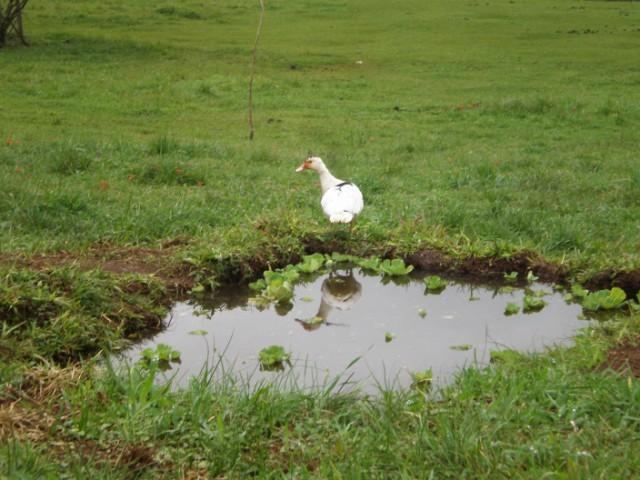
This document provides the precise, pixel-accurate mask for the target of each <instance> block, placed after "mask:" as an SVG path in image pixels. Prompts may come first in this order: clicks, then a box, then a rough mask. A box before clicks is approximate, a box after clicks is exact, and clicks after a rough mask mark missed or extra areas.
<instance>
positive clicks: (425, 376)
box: [411, 368, 433, 391]
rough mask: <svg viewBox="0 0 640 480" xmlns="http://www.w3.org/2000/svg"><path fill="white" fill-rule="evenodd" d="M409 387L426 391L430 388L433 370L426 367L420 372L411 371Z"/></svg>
mask: <svg viewBox="0 0 640 480" xmlns="http://www.w3.org/2000/svg"><path fill="white" fill-rule="evenodd" d="M411 379H412V380H413V381H412V382H411V388H414V389H416V390H420V391H428V390H430V389H431V384H432V382H433V370H431V369H430V368H427V369H426V370H423V371H421V372H413V373H412V374H411Z"/></svg>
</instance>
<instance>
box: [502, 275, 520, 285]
mask: <svg viewBox="0 0 640 480" xmlns="http://www.w3.org/2000/svg"><path fill="white" fill-rule="evenodd" d="M504 279H505V280H506V281H507V282H510V283H511V282H515V281H516V280H517V279H518V272H510V273H505V274H504Z"/></svg>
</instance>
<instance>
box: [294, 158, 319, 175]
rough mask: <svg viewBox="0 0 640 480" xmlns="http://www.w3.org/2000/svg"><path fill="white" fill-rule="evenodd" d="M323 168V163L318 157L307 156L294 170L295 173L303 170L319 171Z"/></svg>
mask: <svg viewBox="0 0 640 480" xmlns="http://www.w3.org/2000/svg"><path fill="white" fill-rule="evenodd" d="M323 168H324V162H323V161H322V159H321V158H320V157H314V156H313V155H309V156H308V157H307V159H306V160H305V161H304V162H302V164H301V165H300V166H299V167H298V168H296V172H302V171H303V170H315V171H320V170H322V169H323Z"/></svg>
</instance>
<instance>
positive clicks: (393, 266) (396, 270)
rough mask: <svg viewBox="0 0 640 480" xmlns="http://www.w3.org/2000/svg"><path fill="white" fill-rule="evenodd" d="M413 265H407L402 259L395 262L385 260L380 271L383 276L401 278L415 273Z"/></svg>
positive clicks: (380, 266)
mask: <svg viewBox="0 0 640 480" xmlns="http://www.w3.org/2000/svg"><path fill="white" fill-rule="evenodd" d="M413 268H414V267H413V265H405V263H404V261H403V260H402V259H401V258H394V259H393V260H383V261H382V262H380V265H379V266H378V269H379V271H380V272H381V273H382V274H383V275H388V276H390V277H401V276H403V275H408V274H409V273H411V272H412V271H413Z"/></svg>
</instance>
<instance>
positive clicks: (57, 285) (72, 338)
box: [0, 267, 165, 363]
mask: <svg viewBox="0 0 640 480" xmlns="http://www.w3.org/2000/svg"><path fill="white" fill-rule="evenodd" d="M0 274H1V277H0V319H1V320H2V322H3V325H4V326H5V329H4V330H3V331H2V336H1V342H2V343H1V344H2V345H3V346H4V347H5V348H6V349H8V350H10V351H11V353H12V358H13V359H21V358H22V359H26V358H33V357H39V358H44V359H49V360H53V361H55V362H58V363H66V362H67V361H69V360H77V359H79V358H82V357H85V356H87V355H91V354H92V353H95V352H96V351H98V350H100V349H112V348H116V347H117V346H118V345H121V344H122V339H124V338H127V337H129V338H137V337H139V336H140V335H141V334H143V333H144V332H145V331H147V332H148V331H154V330H158V329H159V328H160V326H161V319H162V316H163V314H164V312H165V307H164V306H163V305H164V302H163V296H164V289H163V287H162V286H161V285H160V284H159V283H158V282H157V281H155V280H151V279H149V278H145V277H140V276H125V277H122V278H114V277H112V276H111V275H108V274H106V273H104V272H102V271H100V270H90V271H80V270H78V269H76V268H73V267H64V268H57V269H52V270H50V271H32V270H27V269H9V270H3V271H2V272H0Z"/></svg>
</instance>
